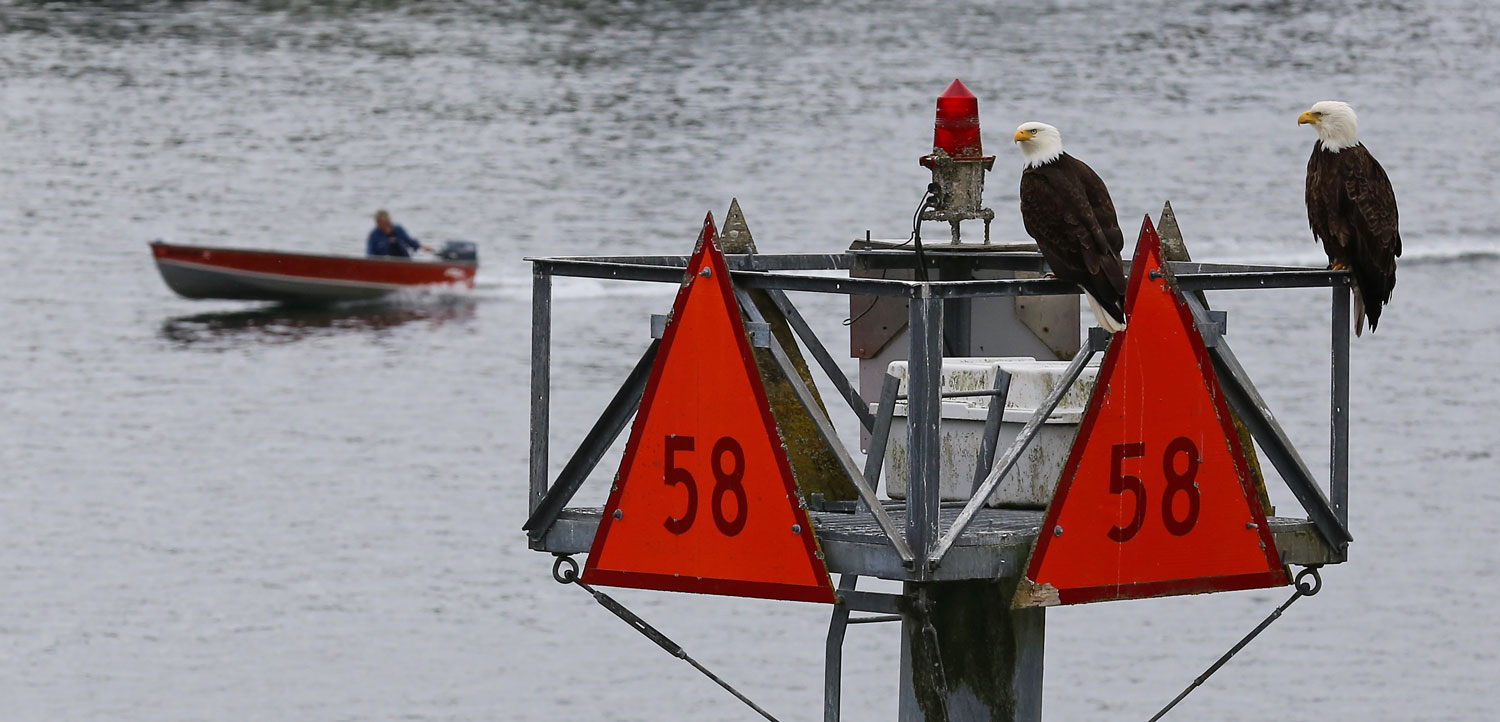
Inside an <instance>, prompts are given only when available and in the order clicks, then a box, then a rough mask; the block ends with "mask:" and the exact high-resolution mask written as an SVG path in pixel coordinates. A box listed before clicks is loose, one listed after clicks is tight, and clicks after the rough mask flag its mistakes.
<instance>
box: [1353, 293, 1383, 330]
mask: <svg viewBox="0 0 1500 722" xmlns="http://www.w3.org/2000/svg"><path fill="white" fill-rule="evenodd" d="M1353 289H1354V336H1355V337H1356V338H1358V337H1360V336H1363V335H1365V295H1364V294H1363V293H1360V292H1359V284H1358V283H1356V284H1354V285H1353ZM1375 309H1376V310H1375V315H1373V316H1371V317H1370V330H1371V331H1374V330H1375V324H1376V322H1378V321H1379V320H1380V307H1379V306H1376V307H1375Z"/></svg>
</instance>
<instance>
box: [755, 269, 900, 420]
mask: <svg viewBox="0 0 1500 722" xmlns="http://www.w3.org/2000/svg"><path fill="white" fill-rule="evenodd" d="M765 294H766V296H768V297H770V299H771V303H774V304H776V308H777V309H779V310H780V311H781V315H783V316H785V317H786V321H787V324H788V325H789V326H791V327H792V330H793V331H795V332H796V333H797V338H799V339H801V340H802V344H803V345H805V346H807V350H808V351H809V352H810V353H812V355H813V358H814V359H816V360H817V362H818V365H819V366H821V367H822V368H823V373H824V374H827V376H828V380H829V381H832V382H833V386H834V388H836V389H838V390H839V394H840V395H842V396H843V397H844V400H845V401H847V402H849V408H851V409H854V415H855V416H857V417H859V424H860V426H863V427H865V430H866V431H874V429H875V417H873V416H872V415H871V414H870V407H869V405H868V404H866V403H865V400H864V399H862V398H860V396H859V392H858V391H855V390H854V386H853V385H852V384H850V383H849V377H847V376H845V375H844V372H843V371H841V370H840V369H839V364H838V361H836V360H834V358H833V354H830V353H829V352H828V348H827V347H826V346H824V345H823V342H822V341H821V340H819V339H818V335H817V334H815V333H813V330H812V326H809V325H808V324H807V319H805V318H803V317H802V313H801V312H800V311H798V310H797V307H796V306H794V305H792V300H791V299H790V298H787V295H786V292H785V291H782V290H780V289H775V288H772V289H767V290H766V291H765Z"/></svg>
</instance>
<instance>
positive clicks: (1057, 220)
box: [1021, 155, 1125, 318]
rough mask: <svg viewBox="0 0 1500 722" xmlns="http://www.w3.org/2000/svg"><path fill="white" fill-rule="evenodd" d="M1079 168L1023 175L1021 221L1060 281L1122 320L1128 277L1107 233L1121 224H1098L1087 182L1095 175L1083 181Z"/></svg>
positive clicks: (1050, 167) (1051, 167) (1055, 165)
mask: <svg viewBox="0 0 1500 722" xmlns="http://www.w3.org/2000/svg"><path fill="white" fill-rule="evenodd" d="M1063 159H1069V156H1066V155H1064V156H1063ZM1060 160H1061V159H1060ZM1080 167H1082V168H1087V166H1085V165H1084V164H1083V163H1081V162H1078V161H1074V162H1073V163H1072V164H1065V163H1063V162H1060V161H1054V162H1052V163H1047V164H1045V165H1042V166H1039V167H1036V168H1027V169H1026V170H1025V171H1024V172H1023V173H1022V174H1021V220H1022V221H1023V222H1024V224H1025V226H1026V232H1027V233H1028V234H1030V235H1031V237H1032V238H1034V239H1036V242H1037V247H1038V248H1039V249H1040V250H1041V251H1042V256H1043V257H1044V258H1046V259H1047V265H1048V266H1050V267H1051V268H1052V272H1053V273H1055V274H1057V277H1058V278H1062V279H1065V280H1069V281H1073V282H1074V283H1077V284H1079V285H1081V286H1083V287H1084V288H1085V289H1086V290H1088V291H1089V293H1091V294H1093V296H1094V297H1095V298H1096V299H1098V300H1099V301H1100V302H1101V303H1104V304H1106V305H1107V306H1109V307H1111V308H1112V309H1113V310H1114V311H1115V312H1116V313H1117V316H1118V317H1119V318H1124V298H1125V274H1124V272H1123V270H1122V264H1121V261H1120V252H1119V251H1117V250H1115V248H1114V246H1113V242H1112V241H1111V239H1110V237H1109V235H1108V234H1107V232H1106V230H1105V226H1106V225H1111V226H1114V227H1115V232H1116V233H1117V234H1118V233H1119V230H1118V226H1119V223H1118V222H1117V221H1116V220H1115V219H1114V217H1113V215H1111V217H1110V218H1109V221H1110V223H1108V224H1102V223H1101V222H1100V219H1099V218H1098V216H1097V212H1096V210H1095V207H1094V204H1093V203H1091V202H1090V201H1089V191H1088V190H1087V189H1086V187H1085V185H1086V184H1085V182H1084V178H1085V177H1092V179H1093V180H1096V181H1097V179H1098V176H1097V175H1093V172H1092V171H1090V172H1089V174H1088V176H1085V175H1083V174H1082V173H1080V172H1079V170H1078V168H1080ZM1099 186H1100V187H1101V188H1102V186H1103V183H1102V182H1101V183H1099ZM1105 193H1106V197H1107V191H1106V192H1105ZM1112 210H1113V206H1112V205H1111V211H1112ZM1122 247H1123V242H1122Z"/></svg>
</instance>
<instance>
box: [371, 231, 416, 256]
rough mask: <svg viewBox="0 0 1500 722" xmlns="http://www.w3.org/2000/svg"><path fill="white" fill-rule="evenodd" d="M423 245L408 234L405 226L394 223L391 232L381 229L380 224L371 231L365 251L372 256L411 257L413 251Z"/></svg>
mask: <svg viewBox="0 0 1500 722" xmlns="http://www.w3.org/2000/svg"><path fill="white" fill-rule="evenodd" d="M421 247H422V244H420V243H417V242H416V241H414V240H412V238H411V236H408V235H406V229H405V228H402V227H401V226H398V225H396V224H394V223H392V224H391V232H390V233H386V232H385V231H382V230H380V226H376V227H375V230H372V231H370V240H369V241H368V242H367V243H366V244H365V251H366V253H368V254H369V255H371V256H400V257H402V258H411V252H412V251H415V250H417V249H418V248H421Z"/></svg>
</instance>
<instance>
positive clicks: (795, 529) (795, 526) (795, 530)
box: [792, 524, 802, 534]
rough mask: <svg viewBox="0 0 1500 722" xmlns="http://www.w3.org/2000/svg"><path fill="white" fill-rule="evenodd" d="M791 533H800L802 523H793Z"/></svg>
mask: <svg viewBox="0 0 1500 722" xmlns="http://www.w3.org/2000/svg"><path fill="white" fill-rule="evenodd" d="M792 533H793V534H801V533H802V525H801V524H793V525H792Z"/></svg>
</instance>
